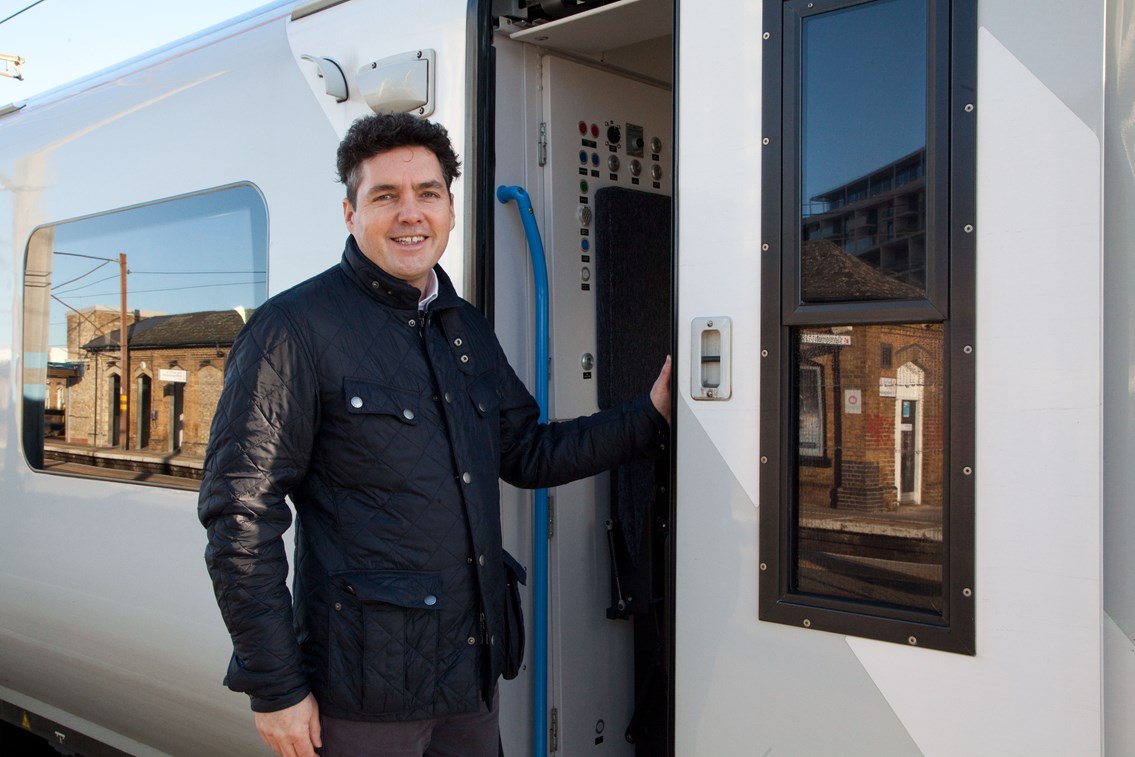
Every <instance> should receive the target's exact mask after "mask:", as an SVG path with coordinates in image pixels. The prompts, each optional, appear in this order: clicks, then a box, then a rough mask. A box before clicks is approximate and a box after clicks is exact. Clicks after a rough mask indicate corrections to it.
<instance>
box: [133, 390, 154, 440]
mask: <svg viewBox="0 0 1135 757" xmlns="http://www.w3.org/2000/svg"><path fill="white" fill-rule="evenodd" d="M152 384H153V380H152V379H151V378H150V377H149V376H146V375H141V376H139V377H138V395H137V397H136V399H135V403H136V405H137V407H138V411H137V413H136V417H135V419H134V421H135V423H136V424H137V429H136V432H135V434H136V438H137V440H138V442H137V447H138V449H145V448H146V447H149V446H150V412H151V409H150V407H151V402H152V400H151V397H150V390H151V387H152Z"/></svg>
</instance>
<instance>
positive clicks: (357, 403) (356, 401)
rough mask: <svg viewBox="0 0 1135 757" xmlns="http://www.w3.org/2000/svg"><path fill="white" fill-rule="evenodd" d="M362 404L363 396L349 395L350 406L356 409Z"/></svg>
mask: <svg viewBox="0 0 1135 757" xmlns="http://www.w3.org/2000/svg"><path fill="white" fill-rule="evenodd" d="M362 406H363V398H362V397H351V407H353V408H356V409H358V408H360V407H362Z"/></svg>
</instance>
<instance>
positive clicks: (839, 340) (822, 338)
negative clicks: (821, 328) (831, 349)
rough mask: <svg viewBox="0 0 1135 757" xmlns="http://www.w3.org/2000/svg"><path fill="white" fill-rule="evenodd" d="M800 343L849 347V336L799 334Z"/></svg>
mask: <svg viewBox="0 0 1135 757" xmlns="http://www.w3.org/2000/svg"><path fill="white" fill-rule="evenodd" d="M800 344H835V345H839V346H840V347H850V346H851V337H850V336H849V335H847V334H801V335H800Z"/></svg>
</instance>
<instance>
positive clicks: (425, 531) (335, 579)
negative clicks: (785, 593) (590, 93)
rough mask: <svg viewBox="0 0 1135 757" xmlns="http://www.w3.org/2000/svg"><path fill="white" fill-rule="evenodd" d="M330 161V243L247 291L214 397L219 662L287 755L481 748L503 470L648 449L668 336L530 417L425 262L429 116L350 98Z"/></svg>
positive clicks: (436, 243)
mask: <svg viewBox="0 0 1135 757" xmlns="http://www.w3.org/2000/svg"><path fill="white" fill-rule="evenodd" d="M338 169H339V178H340V180H341V181H342V182H343V183H344V184H345V185H346V189H347V196H346V199H344V201H343V217H344V220H345V221H346V225H347V230H348V231H349V232H350V237H349V238H348V239H347V243H346V249H345V250H344V253H343V257H342V260H341V261H340V262H339V264H338V265H336V266H334V267H332V268H330V269H329V270H327V271H325V272H323V273H322V274H319V275H317V276H315V277H313V278H311V279H309V280H307V281H305V282H303V283H301V284H299V285H298V286H296V287H294V288H292V289H290V290H288V291H286V292H283V293H281V294H279V295H277V296H276V297H273V298H272V299H270V300H269V301H268V302H266V303H265V304H264V305H263V306H262V307H260V308H258V309H257V310H256V312H255V313H254V315H253V316H252V318H251V319H250V320H249V323H248V325H247V327H246V328H245V329H244V331H243V332H242V333H241V335H240V336H239V338H238V339H237V341H236V343H235V344H234V345H233V349H232V352H231V354H230V357H229V361H228V364H227V366H226V369H225V387H224V391H223V393H222V396H221V400H220V404H219V406H218V409H217V414H216V416H215V418H214V421H213V427H212V435H211V439H210V444H209V451H208V453H207V455H206V460H205V475H204V480H203V482H202V486H201V498H200V504H199V515H200V518H201V522H202V523H203V524H204V525H205V526H206V528H207V529H208V534H209V546H208V547H207V549H206V553H205V557H206V562H207V564H208V567H209V571H210V574H211V575H212V578H213V584H214V588H215V590H216V594H217V601H218V603H219V605H220V608H221V613H222V615H223V616H224V619H225V622H226V624H227V625H228V628H229V631H230V633H231V635H232V638H233V647H234V651H233V657H232V660H231V662H230V664H229V669H228V674H227V676H226V684H227V685H228V686H229V687H230V688H232V689H234V690H237V691H243V692H247V693H248V694H249V696H250V697H251V699H252V709H253V710H254V712H255V719H256V724H257V729H258V730H259V732H260V734H261V737H262V738H263V739H264V741H265V742H266V743H267V744H268V745H269V746H270V747H272V749H273V750H274V751H275V752H276V753H277V754H281V755H287V756H288V757H293V756H296V757H310V756H311V755H314V754H315V752H314V749H315V748H320V747H321V746H322V753H323V754H324V755H326V756H327V757H334V756H335V755H351V756H352V757H355V756H357V755H366V754H375V755H383V756H384V757H387V756H388V755H417V756H419V757H420V756H421V755H424V754H425V755H438V756H439V757H440V756H441V755H461V757H474V756H481V755H483V756H484V757H489V756H490V755H492V756H494V757H495V755H496V754H497V748H498V731H497V707H496V701H495V698H496V683H497V679H498V677H499V676H500V674H501V671H502V668H503V664H504V660H503V655H504V651H503V650H502V649H501V647H502V644H500V643H499V641H500V639H501V638H502V632H503V628H504V624H505V620H506V618H505V574H504V567H503V551H502V548H501V525H500V514H499V496H500V491H499V480H498V479H499V478H503V479H504V480H506V481H509V482H510V483H513V484H515V485H518V486H526V487H541V486H555V485H558V484H562V483H565V482H567V481H570V480H574V479H576V478H580V477H583V476H588V475H592V474H595V473H597V472H599V471H601V470H604V469H607V468H610V467H612V466H615V465H618V464H621V463H624V462H627V461H629V460H631V459H633V458H636V457H641V456H644V455H647V454H649V453H650V452H651V451H652V450H654V449H655V448H656V445H657V443H658V442H659V437H660V436H661V435H663V434H664V433H665V432H666V429H667V423H668V413H669V405H670V391H669V365H670V363H669V359H667V361H666V364H665V366H664V367H663V370H662V373H661V374H660V375H659V377H658V380H657V381H656V382H655V385H654V387H653V388H652V390H651V393H650V395H649V396H644V397H642V398H640V399H639V400H636V401H634V402H631V403H628V404H626V405H624V406H623V407H620V408H615V409H612V410H608V411H604V412H602V413H597V414H596V415H593V416H590V417H589V418H583V419H577V420H574V421H569V422H564V423H553V424H540V423H538V414H539V410H538V408H537V407H536V404H535V402H534V401H533V399H532V397H531V395H530V394H529V393H528V392H527V390H526V389H525V388H524V386H523V384H522V383H521V382H520V381H519V379H518V378H517V377H516V375H515V374H514V372H513V371H512V369H511V368H510V367H509V365H508V362H507V360H506V358H505V356H504V353H503V351H502V350H501V348H500V345H499V344H498V342H497V340H496V337H495V336H494V335H493V333H492V330H491V328H490V326H489V324H488V323H487V322H486V321H485V319H484V318H483V317H482V316H481V315H480V313H478V311H477V310H476V309H475V308H473V306H472V305H470V304H469V303H467V302H465V301H464V300H462V299H461V298H460V297H459V296H458V295H457V293H456V291H455V290H454V287H453V285H452V284H451V283H450V281H449V279H448V277H447V276H446V275H445V273H444V271H442V269H441V268H440V267H439V266H438V265H437V262H438V259H439V258H440V257H441V255H442V253H443V252H444V251H445V247H446V243H447V241H448V239H449V232H450V231H451V230H452V229H453V227H454V223H455V216H454V210H453V195H452V194H451V193H450V185H451V183H452V181H453V179H454V178H456V177H457V176H458V175H459V167H458V161H457V156H456V155H455V154H454V152H453V148H452V146H451V145H450V142H449V138H448V136H447V135H446V132H445V129H443V128H442V127H440V126H438V125H436V124H432V123H430V122H428V121H424V120H419V119H416V118H414V117H412V116H408V115H394V116H371V117H368V118H364V119H361V120H359V121H357V122H356V123H355V124H354V125H353V126H352V127H351V129H350V131H349V132H348V134H347V136H346V138H345V139H344V140H343V142H342V144H341V145H340V147H339V153H338ZM285 497H290V498H291V500H292V503H293V504H294V506H295V510H296V513H297V524H296V551H295V563H296V564H295V577H294V583H293V595H289V594H288V591H287V588H286V586H285V583H284V581H285V578H286V575H287V571H288V565H287V559H286V556H285V554H284V547H283V543H282V539H281V536H282V534H283V532H284V531H285V530H286V529H287V528H288V526H289V525H290V522H291V516H290V511H289V509H288V507H287V505H286V503H285Z"/></svg>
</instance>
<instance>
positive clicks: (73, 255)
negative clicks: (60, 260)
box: [52, 250, 118, 263]
mask: <svg viewBox="0 0 1135 757" xmlns="http://www.w3.org/2000/svg"><path fill="white" fill-rule="evenodd" d="M52 252H53V253H55V254H56V255H62V256H63V257H66V258H86V259H88V260H105V261H106V262H108V263H117V262H118V261H117V260H115V259H114V258H103V257H99V256H97V255H80V254H79V253H77V252H62V251H60V250H52Z"/></svg>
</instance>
